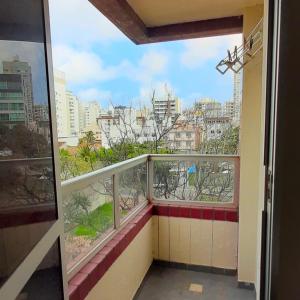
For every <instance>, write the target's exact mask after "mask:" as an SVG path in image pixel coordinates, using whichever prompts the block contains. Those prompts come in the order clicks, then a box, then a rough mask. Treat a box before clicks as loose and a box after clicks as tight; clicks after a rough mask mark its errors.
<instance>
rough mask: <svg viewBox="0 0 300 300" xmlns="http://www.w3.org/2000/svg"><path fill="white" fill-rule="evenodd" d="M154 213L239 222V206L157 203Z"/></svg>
mask: <svg viewBox="0 0 300 300" xmlns="http://www.w3.org/2000/svg"><path fill="white" fill-rule="evenodd" d="M153 215H157V216H166V217H181V218H192V219H201V220H213V221H227V222H238V221H239V218H238V208H225V207H222V208H221V207H200V206H183V205H173V204H172V205H165V204H156V205H154V207H153Z"/></svg>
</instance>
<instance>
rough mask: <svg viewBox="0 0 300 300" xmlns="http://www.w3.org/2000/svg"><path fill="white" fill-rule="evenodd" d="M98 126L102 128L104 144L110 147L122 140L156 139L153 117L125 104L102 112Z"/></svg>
mask: <svg viewBox="0 0 300 300" xmlns="http://www.w3.org/2000/svg"><path fill="white" fill-rule="evenodd" d="M98 126H99V128H100V130H101V140H102V146H103V147H105V148H109V147H111V146H112V145H114V144H116V143H120V142H122V141H125V140H126V141H130V142H133V143H144V142H147V141H153V140H154V139H155V123H154V120H153V117H150V116H148V115H145V114H144V111H136V110H135V109H133V108H130V107H125V106H116V107H110V108H109V110H108V111H106V112H103V113H101V114H100V116H99V118H98Z"/></svg>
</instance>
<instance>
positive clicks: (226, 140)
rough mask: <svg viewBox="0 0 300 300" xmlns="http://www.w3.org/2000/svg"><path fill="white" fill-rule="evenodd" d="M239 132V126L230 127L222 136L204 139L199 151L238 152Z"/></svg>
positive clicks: (211, 152) (203, 152)
mask: <svg viewBox="0 0 300 300" xmlns="http://www.w3.org/2000/svg"><path fill="white" fill-rule="evenodd" d="M239 134H240V128H239V127H229V128H228V129H227V130H225V131H224V133H223V134H222V136H221V137H220V138H217V139H210V140H208V141H204V142H203V143H202V144H201V145H200V149H199V152H200V153H202V154H238V151H239Z"/></svg>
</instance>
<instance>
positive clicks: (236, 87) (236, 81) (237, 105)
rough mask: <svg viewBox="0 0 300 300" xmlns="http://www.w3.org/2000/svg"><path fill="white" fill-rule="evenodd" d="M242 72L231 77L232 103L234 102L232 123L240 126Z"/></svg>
mask: <svg viewBox="0 0 300 300" xmlns="http://www.w3.org/2000/svg"><path fill="white" fill-rule="evenodd" d="M242 80H243V77H242V72H241V71H240V72H239V73H234V75H233V102H234V117H233V123H234V124H236V125H239V124H240V116H241V103H242V92H243V91H242Z"/></svg>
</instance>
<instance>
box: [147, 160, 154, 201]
mask: <svg viewBox="0 0 300 300" xmlns="http://www.w3.org/2000/svg"><path fill="white" fill-rule="evenodd" d="M153 177H154V162H153V160H152V159H151V156H150V155H149V157H148V163H147V199H148V201H150V202H151V201H152V200H153Z"/></svg>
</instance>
